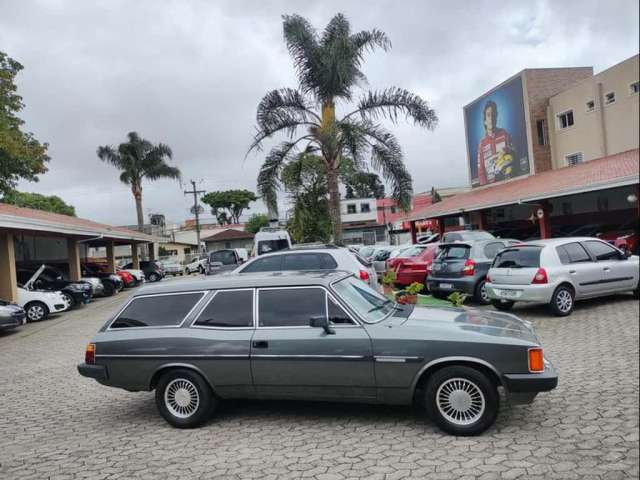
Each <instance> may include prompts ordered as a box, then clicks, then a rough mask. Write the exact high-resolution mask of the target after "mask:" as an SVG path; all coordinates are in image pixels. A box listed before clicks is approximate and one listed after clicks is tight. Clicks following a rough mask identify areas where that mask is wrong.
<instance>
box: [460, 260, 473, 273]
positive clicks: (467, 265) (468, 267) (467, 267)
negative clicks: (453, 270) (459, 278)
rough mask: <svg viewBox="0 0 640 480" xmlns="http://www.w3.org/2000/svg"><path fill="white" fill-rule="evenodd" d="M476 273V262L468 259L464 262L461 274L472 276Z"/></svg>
mask: <svg viewBox="0 0 640 480" xmlns="http://www.w3.org/2000/svg"><path fill="white" fill-rule="evenodd" d="M475 273H476V262H474V261H473V260H471V259H469V260H467V261H466V262H464V267H463V268H462V275H464V276H467V277H473V275H475Z"/></svg>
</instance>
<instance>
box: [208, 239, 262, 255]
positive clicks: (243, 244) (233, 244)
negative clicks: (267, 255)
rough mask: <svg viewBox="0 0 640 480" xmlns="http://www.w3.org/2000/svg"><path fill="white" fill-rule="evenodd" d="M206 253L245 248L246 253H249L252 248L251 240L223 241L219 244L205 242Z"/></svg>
mask: <svg viewBox="0 0 640 480" xmlns="http://www.w3.org/2000/svg"><path fill="white" fill-rule="evenodd" d="M206 245H207V252H213V251H215V250H222V249H224V248H246V249H247V251H249V252H250V251H251V249H252V248H253V239H252V238H242V239H235V240H225V241H221V242H206Z"/></svg>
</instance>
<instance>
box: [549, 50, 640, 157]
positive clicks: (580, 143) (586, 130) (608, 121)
mask: <svg viewBox="0 0 640 480" xmlns="http://www.w3.org/2000/svg"><path fill="white" fill-rule="evenodd" d="M638 65H639V57H638V55H636V56H634V57H631V58H629V59H627V60H625V61H623V62H621V63H619V64H617V65H614V66H613V67H611V68H609V69H607V70H604V71H602V72H600V73H598V74H597V75H594V76H592V77H590V78H587V79H585V80H583V81H581V82H579V83H578V84H576V85H574V86H573V87H571V88H569V89H567V90H565V91H563V92H561V93H558V94H557V95H554V96H552V97H551V98H550V99H549V107H548V109H547V123H548V125H549V139H550V140H551V149H552V164H553V168H561V167H565V166H567V161H566V156H567V155H571V154H575V153H582V155H583V161H585V162H586V161H589V160H593V159H596V158H600V157H603V156H607V155H613V154H616V153H620V152H624V151H627V150H631V149H634V148H638V144H639V136H638V130H639V128H640V125H639V120H638V117H639V111H638V110H639V103H638V94H637V93H636V94H633V93H631V91H630V85H631V84H632V83H633V82H637V81H638V77H639V68H638ZM611 91H613V92H615V96H616V101H615V102H614V103H612V104H609V105H606V104H605V101H604V96H605V94H606V93H608V92H611ZM588 101H593V102H594V108H593V110H592V111H588V110H587V102H588ZM568 110H572V111H573V121H574V124H573V126H571V127H568V128H564V129H561V128H560V127H559V123H558V115H559V114H561V113H563V112H566V111H568Z"/></svg>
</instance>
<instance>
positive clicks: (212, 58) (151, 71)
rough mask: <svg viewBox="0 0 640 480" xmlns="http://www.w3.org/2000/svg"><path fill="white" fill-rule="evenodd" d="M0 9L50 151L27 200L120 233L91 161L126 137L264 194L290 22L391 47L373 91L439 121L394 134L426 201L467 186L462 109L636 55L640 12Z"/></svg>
mask: <svg viewBox="0 0 640 480" xmlns="http://www.w3.org/2000/svg"><path fill="white" fill-rule="evenodd" d="M0 12H1V14H0V50H2V51H4V52H6V53H8V54H9V55H10V56H11V57H13V58H15V59H16V60H18V61H19V62H21V63H22V64H23V65H24V67H25V68H24V70H23V72H22V73H21V74H20V75H19V77H18V88H19V93H20V94H21V95H22V96H23V98H24V102H25V103H26V108H25V110H24V112H23V114H22V116H23V118H24V120H25V121H26V129H27V130H29V131H32V132H34V133H35V135H36V137H37V138H38V139H39V140H40V141H43V142H48V143H49V145H50V147H49V153H50V156H51V162H50V163H49V172H48V173H46V174H45V175H43V176H42V177H41V181H40V182H39V183H29V182H23V183H21V184H20V189H21V190H23V191H32V192H38V193H43V194H56V195H59V196H61V197H62V198H63V199H64V200H65V201H67V202H68V203H71V204H72V205H74V206H75V207H76V211H77V214H78V216H81V217H85V218H90V219H93V220H97V221H102V222H107V223H112V224H119V225H122V224H134V223H135V218H136V217H135V208H134V203H133V197H132V195H131V192H130V190H129V188H128V187H127V186H126V185H123V184H121V183H120V182H119V180H118V173H117V171H116V170H115V169H114V168H113V167H110V166H108V165H106V164H103V163H102V162H101V161H100V160H99V159H98V158H97V156H96V153H95V152H96V147H97V146H98V145H105V144H112V145H117V144H118V143H120V142H121V141H124V139H125V135H126V133H127V132H129V131H131V130H136V131H137V132H139V133H140V134H141V135H142V136H143V137H145V138H147V139H149V140H151V141H152V142H164V143H167V144H168V145H170V146H171V148H172V149H173V153H174V158H173V163H174V164H175V165H176V166H178V167H179V168H180V169H181V170H182V172H183V176H184V180H186V181H188V180H190V179H194V180H197V181H198V182H199V183H198V187H199V188H201V189H203V190H223V189H230V188H249V189H251V190H255V186H256V185H255V180H256V176H257V173H258V169H259V167H260V165H261V163H262V160H263V158H264V154H256V155H254V154H251V155H250V156H249V157H248V159H247V160H246V161H244V162H243V158H244V155H245V152H246V150H247V146H248V145H249V142H250V140H251V136H252V134H253V132H254V119H255V108H256V105H257V104H258V102H259V101H260V99H261V97H262V96H263V95H264V94H265V93H266V92H267V91H269V90H271V89H274V88H279V87H295V86H296V79H295V76H294V72H293V68H292V63H291V59H290V58H289V56H288V53H287V51H286V49H285V46H284V42H283V40H282V20H281V15H282V14H291V13H299V14H301V15H303V16H305V17H306V18H307V19H309V20H310V22H311V23H312V24H313V25H314V26H315V27H316V28H318V29H319V30H320V29H322V28H323V27H324V26H325V25H326V23H327V22H328V20H329V19H330V18H331V17H332V16H333V15H334V14H335V13H337V12H343V13H345V14H346V15H347V16H348V18H349V20H350V21H351V24H352V29H353V30H354V31H357V30H363V29H371V28H378V29H380V30H383V31H384V32H386V33H387V35H388V36H389V38H390V39H391V41H392V44H393V48H392V50H391V51H390V52H388V53H385V52H382V51H378V52H375V53H373V54H371V55H369V56H368V58H367V60H366V63H365V65H364V72H365V74H366V75H367V77H368V79H369V88H372V89H375V88H383V87H386V86H392V85H393V86H400V87H404V88H406V89H409V90H411V91H413V92H415V93H417V94H419V95H421V96H423V98H425V99H426V100H427V101H429V102H430V104H431V106H432V107H433V108H434V109H435V110H436V112H437V114H438V116H439V119H440V122H439V125H438V127H437V129H436V130H435V131H434V132H429V131H425V130H420V129H418V128H417V127H414V126H412V125H408V124H404V123H400V124H399V125H397V126H395V127H393V131H394V132H395V133H396V134H397V136H398V138H399V140H400V142H401V145H402V147H403V150H404V155H405V162H406V164H407V166H408V168H409V171H410V172H411V174H412V175H413V179H414V190H415V191H416V192H419V191H424V190H428V189H430V188H431V186H432V185H433V186H436V187H446V186H458V185H464V184H466V183H467V181H468V175H467V159H466V149H465V141H464V123H463V117H462V107H463V105H465V104H467V103H469V102H470V101H472V100H473V99H475V98H477V97H478V96H480V95H481V94H483V93H484V92H486V91H487V90H489V89H490V88H492V87H493V86H495V85H497V84H498V83H500V82H502V81H503V80H505V79H506V78H508V77H509V76H511V75H513V74H514V73H517V72H518V71H520V70H522V69H524V68H534V67H561V66H562V67H564V66H593V67H594V68H595V71H596V72H598V71H600V70H602V69H604V68H607V67H609V66H611V65H614V64H616V63H618V62H620V61H622V60H624V59H626V58H628V57H630V56H631V55H634V54H636V53H637V52H638V35H639V34H638V1H637V0H624V1H623V0H619V1H618V0H611V1H608V2H603V1H584V0H579V1H549V2H545V1H535V2H534V1H527V2H513V1H511V2H505V1H504V0H502V1H462V0H459V1H451V0H448V1H429V2H427V1H415V2H409V1H402V2H398V1H345V0H341V1H335V2H334V1H323V2H299V1H293V0H292V1H269V2H260V1H254V2H249V1H239V0H232V1H228V2H227V1H215V2H212V1H204V0H203V1H196V0H180V1H157V0H147V1H140V0H136V1H133V0H129V1H116V0H108V1H82V0H75V1H64V0H47V1H45V0H41V1H31V0H0ZM183 187H185V188H186V187H187V185H186V184H185V185H179V184H178V183H177V182H175V181H158V182H155V183H147V184H145V185H144V192H143V201H144V209H145V213H146V214H149V213H156V212H157V213H164V214H165V215H166V217H167V219H168V221H175V222H180V221H183V220H184V219H185V218H187V217H188V216H189V215H190V214H189V213H188V210H189V206H190V204H191V199H190V198H187V197H185V196H184V195H183V193H182V191H183V189H184V188H183ZM253 210H254V211H262V210H264V206H263V205H262V204H261V203H257V204H256V205H254V207H253Z"/></svg>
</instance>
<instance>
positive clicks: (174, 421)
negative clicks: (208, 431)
mask: <svg viewBox="0 0 640 480" xmlns="http://www.w3.org/2000/svg"><path fill="white" fill-rule="evenodd" d="M177 378H184V379H185V380H189V381H190V382H191V383H193V384H194V385H195V386H196V388H197V390H198V395H199V396H200V405H199V407H198V410H197V411H196V413H194V414H193V415H191V416H190V417H189V418H178V417H175V416H174V415H172V414H171V412H169V410H168V409H167V407H166V405H165V402H164V391H165V389H166V387H167V385H168V384H169V382H171V381H172V380H175V379H177ZM155 394H156V406H157V407H158V412H159V413H160V415H161V416H162V418H164V419H165V420H166V421H167V423H169V424H170V425H172V426H174V427H176V428H195V427H199V426H200V425H202V424H203V423H204V422H206V421H207V420H208V419H209V418H210V416H211V414H212V413H213V411H214V410H215V408H216V406H217V403H218V402H217V399H216V398H215V397H214V395H213V392H212V391H211V387H209V384H208V383H207V382H206V381H205V380H204V378H202V376H201V375H200V374H198V373H196V372H194V371H192V370H188V369H175V370H170V371H169V372H167V373H165V374H164V375H162V376H161V377H160V380H159V381H158V383H157V385H156V392H155Z"/></svg>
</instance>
